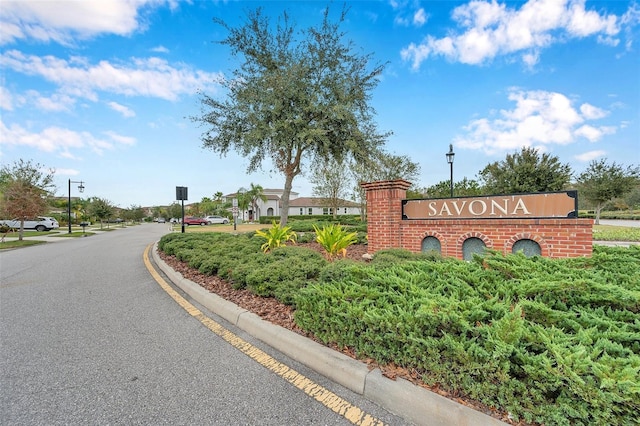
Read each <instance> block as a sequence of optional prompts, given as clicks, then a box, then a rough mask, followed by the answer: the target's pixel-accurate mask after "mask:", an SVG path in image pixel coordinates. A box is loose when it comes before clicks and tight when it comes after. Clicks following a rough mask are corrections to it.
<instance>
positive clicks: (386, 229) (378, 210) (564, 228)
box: [361, 180, 593, 259]
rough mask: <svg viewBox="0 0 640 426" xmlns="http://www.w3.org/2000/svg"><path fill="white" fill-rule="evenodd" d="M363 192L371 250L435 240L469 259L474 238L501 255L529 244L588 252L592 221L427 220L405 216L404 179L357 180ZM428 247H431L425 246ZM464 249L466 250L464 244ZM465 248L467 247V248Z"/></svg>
mask: <svg viewBox="0 0 640 426" xmlns="http://www.w3.org/2000/svg"><path fill="white" fill-rule="evenodd" d="M361 185H362V187H363V188H364V189H365V190H366V192H367V226H368V239H369V250H368V251H369V253H370V254H373V253H375V252H376V251H378V250H382V249H387V248H404V249H407V250H410V251H413V252H421V251H424V250H423V247H424V246H425V244H424V243H425V241H428V242H435V244H437V245H438V248H439V251H440V253H441V254H442V255H443V256H450V257H456V258H459V259H464V258H468V250H467V248H468V247H469V246H467V244H469V243H471V242H473V243H475V242H477V243H478V244H480V245H482V244H484V247H486V248H488V249H492V250H496V251H500V252H502V253H505V254H507V253H512V252H513V251H514V245H515V246H516V248H519V247H522V243H527V244H529V245H531V246H533V247H535V248H536V250H537V254H540V255H541V256H545V257H554V258H564V257H579V256H591V254H592V249H593V236H592V225H593V220H592V219H577V218H553V219H529V218H525V219H425V220H403V219H402V200H404V199H405V198H406V193H407V189H408V188H409V186H411V183H410V182H407V181H405V180H392V181H379V182H368V183H363V184H361ZM427 247H432V246H431V245H427ZM465 247H467V248H465ZM465 250H467V251H465Z"/></svg>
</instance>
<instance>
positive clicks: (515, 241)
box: [504, 232, 549, 257]
mask: <svg viewBox="0 0 640 426" xmlns="http://www.w3.org/2000/svg"><path fill="white" fill-rule="evenodd" d="M523 241H531V242H532V243H535V244H537V245H538V247H539V248H540V253H533V252H532V251H531V250H527V245H528V243H526V242H525V243H521V242H523ZM514 246H515V249H514ZM531 247H533V246H531ZM521 249H522V250H524V254H525V256H527V257H529V256H534V255H539V256H549V244H547V242H546V241H545V240H544V239H543V238H542V237H540V236H539V235H535V234H531V233H528V232H523V233H519V234H516V235H514V236H513V237H511V238H510V239H509V240H508V241H507V242H506V244H505V246H504V252H505V253H516V252H517V251H519V250H521Z"/></svg>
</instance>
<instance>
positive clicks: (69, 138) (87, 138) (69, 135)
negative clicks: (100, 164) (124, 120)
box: [0, 120, 135, 158]
mask: <svg viewBox="0 0 640 426" xmlns="http://www.w3.org/2000/svg"><path fill="white" fill-rule="evenodd" d="M106 134H107V136H109V140H106V139H101V138H98V137H95V136H93V135H92V134H91V133H89V132H76V131H74V130H69V129H64V128H60V127H56V126H51V127H47V128H45V129H42V130H40V131H36V132H33V131H31V130H29V129H25V128H24V127H22V126H20V125H17V124H11V125H9V127H7V126H6V125H5V123H4V122H3V121H2V120H0V145H4V146H12V145H13V146H23V147H24V146H26V147H30V148H34V149H37V150H38V151H43V152H46V153H50V154H52V155H57V156H60V157H64V158H77V157H76V156H75V155H74V154H73V152H74V151H76V152H77V151H82V150H86V149H89V150H91V151H93V152H95V153H97V154H99V155H100V154H102V153H103V152H104V151H105V150H111V149H114V148H115V145H114V144H125V145H131V144H133V143H135V139H134V138H129V137H126V136H121V135H118V134H117V133H115V132H106Z"/></svg>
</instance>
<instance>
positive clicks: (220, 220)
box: [205, 216, 229, 225]
mask: <svg viewBox="0 0 640 426" xmlns="http://www.w3.org/2000/svg"><path fill="white" fill-rule="evenodd" d="M205 220H206V221H207V223H208V224H209V225H211V224H212V223H224V224H225V225H226V224H227V223H229V219H227V218H226V217H222V216H206V217H205Z"/></svg>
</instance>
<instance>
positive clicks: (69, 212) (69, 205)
mask: <svg viewBox="0 0 640 426" xmlns="http://www.w3.org/2000/svg"><path fill="white" fill-rule="evenodd" d="M72 183H79V184H80V185H78V191H80V192H81V193H82V192H84V186H83V185H82V184H83V183H84V182H82V181H75V180H71V179H69V192H68V194H69V199H68V200H67V223H68V225H69V234H70V233H71V184H72Z"/></svg>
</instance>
